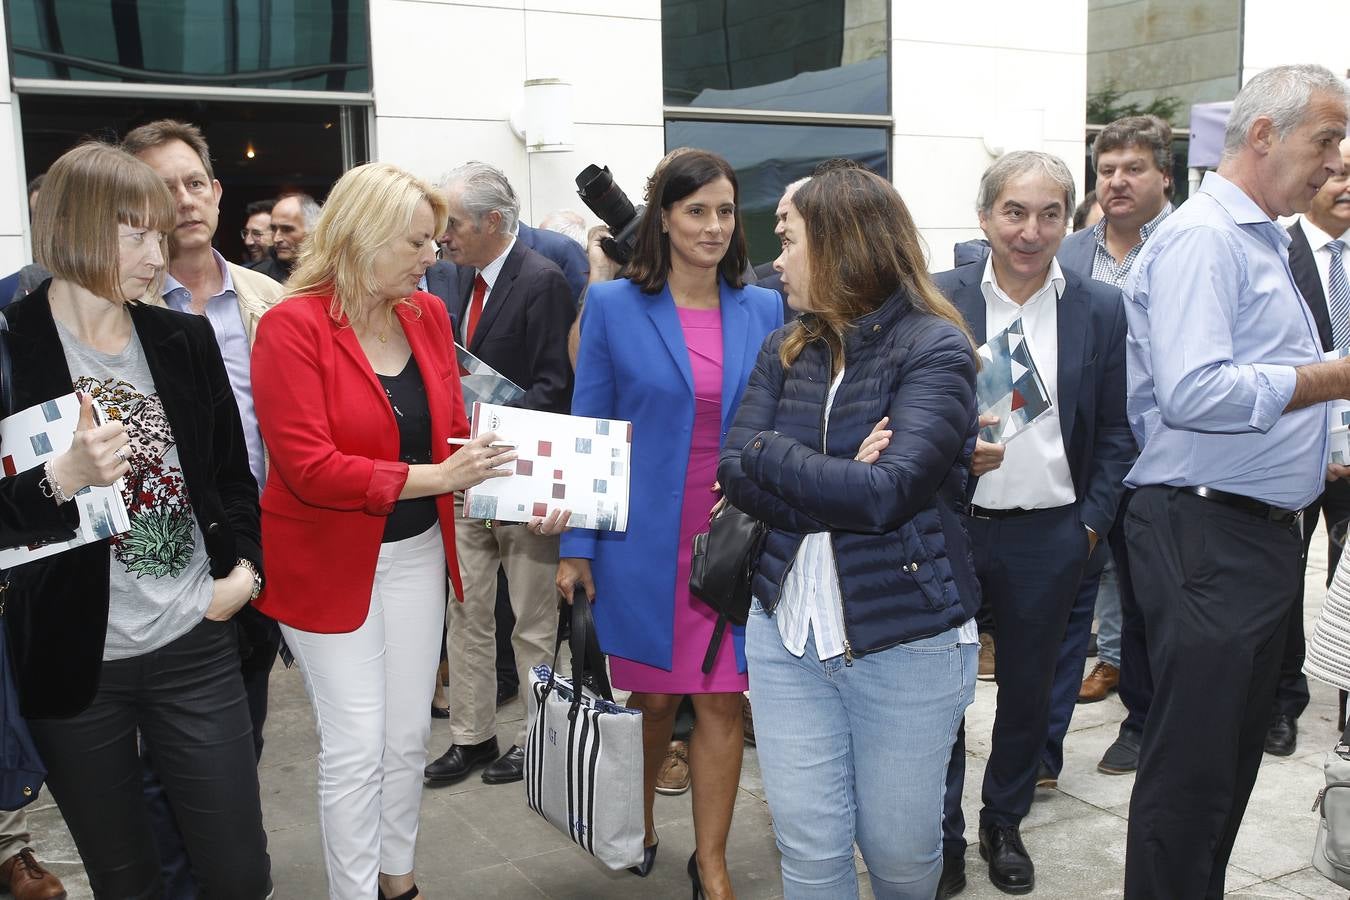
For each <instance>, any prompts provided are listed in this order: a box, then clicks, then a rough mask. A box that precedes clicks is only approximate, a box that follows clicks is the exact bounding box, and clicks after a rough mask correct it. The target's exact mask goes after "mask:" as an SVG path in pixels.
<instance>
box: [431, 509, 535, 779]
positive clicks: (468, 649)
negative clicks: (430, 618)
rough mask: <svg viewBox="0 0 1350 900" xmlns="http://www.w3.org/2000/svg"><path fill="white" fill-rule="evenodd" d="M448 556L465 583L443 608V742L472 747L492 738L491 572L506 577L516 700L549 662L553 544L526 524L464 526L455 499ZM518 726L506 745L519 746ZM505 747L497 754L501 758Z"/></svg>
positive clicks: (493, 584) (521, 743) (480, 522)
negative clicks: (446, 720) (455, 558)
mask: <svg viewBox="0 0 1350 900" xmlns="http://www.w3.org/2000/svg"><path fill="white" fill-rule="evenodd" d="M455 551H456V552H457V553H458V555H459V571H460V576H461V578H462V579H463V581H464V602H463V603H459V602H456V601H455V600H453V599H452V600H451V601H450V609H449V613H448V614H447V616H446V627H447V629H448V633H447V636H446V655H447V657H448V658H449V661H450V689H449V693H450V738H451V740H452V741H453V742H454V743H456V744H477V743H480V742H482V741H485V740H487V739H488V738H490V737H494V736H495V735H496V734H497V669H496V660H497V645H496V626H497V622H496V617H495V615H494V610H495V607H496V603H497V567H498V565H500V566H501V567H502V568H503V569H504V570H505V571H506V581H507V586H508V588H509V590H510V593H511V610H512V611H513V612H514V613H515V615H516V629H515V631H514V632H513V633H512V635H511V646H512V649H514V650H515V653H516V671H517V674H518V675H519V676H520V693H521V696H524V695H525V693H526V692H527V691H528V689H529V685H530V675H529V672H530V669H532V668H533V667H535V666H537V665H540V664H542V663H547V662H549V661H550V660H552V658H553V642H554V640H555V638H556V637H557V633H558V591H557V589H556V588H554V586H553V579H554V577H555V576H556V574H557V571H558V538H557V536H556V535H555V536H553V537H542V536H540V535H537V534H534V533H533V532H531V531H529V530H528V529H527V528H526V527H525V525H523V524H520V525H514V524H512V525H494V526H493V527H492V528H488V527H487V526H486V524H485V523H484V522H483V520H482V519H466V518H464V516H463V506H462V500H461V498H460V497H459V496H456V498H455ZM525 724H526V723H525V720H524V719H522V720H521V723H520V728H519V731H518V733H517V734H516V736H515V739H514V741H513V743H515V744H516V745H518V746H524V744H525ZM505 749H506V748H504V747H503V748H502V750H503V752H505Z"/></svg>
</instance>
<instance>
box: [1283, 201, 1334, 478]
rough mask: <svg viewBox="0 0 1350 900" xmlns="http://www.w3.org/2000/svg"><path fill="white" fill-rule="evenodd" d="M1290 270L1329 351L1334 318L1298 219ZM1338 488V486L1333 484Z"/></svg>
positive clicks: (1292, 235)
mask: <svg viewBox="0 0 1350 900" xmlns="http://www.w3.org/2000/svg"><path fill="white" fill-rule="evenodd" d="M1289 237H1290V243H1289V268H1290V269H1291V270H1292V271H1293V273H1294V283H1295V284H1296V285H1298V292H1299V293H1300V294H1302V295H1303V302H1304V303H1306V304H1308V309H1309V311H1310V312H1312V315H1313V319H1315V320H1316V321H1317V336H1318V337H1319V338H1320V339H1321V341H1322V349H1323V350H1330V349H1332V348H1333V347H1335V346H1336V344H1335V341H1334V339H1333V338H1332V336H1331V314H1330V313H1329V312H1328V311H1327V295H1326V291H1324V290H1323V289H1322V276H1321V275H1319V274H1317V261H1316V260H1314V259H1313V251H1312V244H1310V243H1308V236H1307V235H1306V234H1304V233H1303V220H1302V219H1299V220H1298V221H1297V222H1295V223H1294V224H1293V225H1291V226H1289ZM1332 484H1336V482H1332Z"/></svg>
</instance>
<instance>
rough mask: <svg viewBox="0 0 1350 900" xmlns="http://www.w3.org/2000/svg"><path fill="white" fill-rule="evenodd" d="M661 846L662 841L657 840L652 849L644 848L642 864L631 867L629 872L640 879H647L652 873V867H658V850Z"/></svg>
mask: <svg viewBox="0 0 1350 900" xmlns="http://www.w3.org/2000/svg"><path fill="white" fill-rule="evenodd" d="M659 846H661V839H660V838H657V839H656V843H654V844H652V845H651V846H650V847H643V848H642V863H641V864H640V865H636V866H629V867H628V871H630V872H632V873H633V874H634V875H636V876H637V877H639V878H646V877H647V876H648V875H650V874H651V873H652V866H654V865H656V848H657V847H659Z"/></svg>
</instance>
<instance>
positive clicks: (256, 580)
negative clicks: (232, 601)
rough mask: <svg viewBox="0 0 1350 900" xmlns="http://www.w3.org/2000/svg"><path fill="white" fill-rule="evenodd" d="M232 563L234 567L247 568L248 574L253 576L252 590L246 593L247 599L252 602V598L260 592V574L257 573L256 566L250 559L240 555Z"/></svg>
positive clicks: (261, 582) (261, 583) (256, 596)
mask: <svg viewBox="0 0 1350 900" xmlns="http://www.w3.org/2000/svg"><path fill="white" fill-rule="evenodd" d="M234 565H235V567H236V568H242V569H245V570H247V571H248V574H250V575H252V576H253V592H252V593H251V594H249V595H248V601H249V602H250V603H252V602H253V601H254V600H257V599H258V595H259V594H261V593H262V586H263V581H262V575H261V574H259V572H258V567H257V566H255V565H254V564H253V561H252V560H249V559H245V558H244V557H242V556H241V557H239V558H238V559H236V560H235V561H234Z"/></svg>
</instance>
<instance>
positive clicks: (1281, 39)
mask: <svg viewBox="0 0 1350 900" xmlns="http://www.w3.org/2000/svg"><path fill="white" fill-rule="evenodd" d="M1336 9H1340V10H1341V12H1340V13H1336V12H1335V10H1336ZM1242 27H1243V47H1242V83H1243V84H1246V83H1247V81H1248V80H1249V79H1251V77H1252V76H1253V75H1255V74H1257V73H1258V72H1260V71H1261V70H1262V69H1268V68H1270V67H1271V66H1279V65H1286V64H1290V63H1320V64H1321V65H1324V66H1326V67H1327V68H1328V69H1330V70H1331V71H1333V72H1335V73H1336V74H1337V75H1339V76H1340V77H1342V78H1350V45H1347V43H1346V39H1345V38H1346V29H1345V7H1344V6H1342V5H1338V4H1335V3H1332V4H1328V3H1326V2H1325V0H1246V2H1245V4H1244V17H1243V25H1242Z"/></svg>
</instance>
